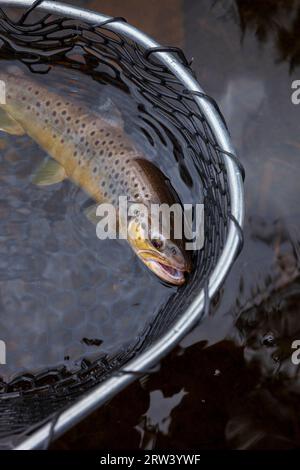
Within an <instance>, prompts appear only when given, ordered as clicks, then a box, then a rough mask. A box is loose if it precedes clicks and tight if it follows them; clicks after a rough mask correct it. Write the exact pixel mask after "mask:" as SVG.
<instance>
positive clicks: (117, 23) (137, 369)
mask: <svg viewBox="0 0 300 470" xmlns="http://www.w3.org/2000/svg"><path fill="white" fill-rule="evenodd" d="M35 3H37V4H38V5H37V9H38V10H41V11H44V12H47V13H51V14H56V15H58V16H59V15H64V16H65V17H70V18H73V19H80V20H82V21H85V22H87V23H91V24H98V23H99V24H101V25H102V26H103V24H104V23H105V24H107V26H108V27H109V29H110V30H112V31H115V32H118V33H120V34H123V35H124V36H126V37H127V38H129V39H131V40H133V41H135V42H136V43H138V44H140V45H142V46H143V47H144V48H145V49H146V50H147V51H148V54H153V55H155V58H156V59H159V60H160V61H161V62H162V63H163V64H164V65H165V66H167V67H168V69H169V70H170V71H171V72H172V73H174V75H175V76H176V77H177V78H178V79H179V80H180V81H181V82H182V83H183V84H184V86H185V89H186V90H187V92H188V93H190V94H191V96H193V98H194V100H195V102H196V103H197V104H198V106H199V107H200V109H201V111H202V112H203V114H204V115H205V117H206V119H207V121H208V122H209V124H210V125H211V128H212V130H213V132H214V135H215V137H216V140H217V142H218V144H219V147H220V152H221V153H222V155H223V159H224V163H225V167H226V170H227V174H228V180H229V191H230V202H231V216H230V219H231V220H230V224H229V231H228V236H227V239H226V243H225V246H224V248H223V252H222V254H221V256H220V258H219V261H218V263H217V265H216V267H215V268H214V270H213V272H212V274H211V276H210V278H209V281H208V282H207V286H206V288H204V289H202V290H201V292H200V293H199V294H198V296H197V297H196V298H195V299H194V300H193V302H192V303H191V305H190V306H189V307H188V308H187V310H186V311H185V313H184V314H183V315H182V316H181V318H180V319H179V320H177V321H176V323H175V325H174V326H173V327H172V328H171V329H170V331H169V332H168V333H166V334H164V335H163V337H162V338H161V339H159V340H158V341H157V342H155V343H154V344H153V345H152V346H150V347H149V348H148V349H147V350H146V351H144V352H143V353H141V354H140V355H139V356H138V357H136V358H133V359H132V360H130V361H129V362H128V363H127V365H126V366H125V367H123V368H122V369H121V370H120V372H119V373H116V374H115V375H114V376H112V377H110V378H108V379H107V380H106V381H105V382H104V383H101V384H100V385H98V386H96V387H95V388H94V389H93V390H92V391H91V392H88V393H87V394H86V395H85V396H84V397H83V398H81V399H79V400H78V401H77V402H76V403H74V404H73V405H72V406H71V407H69V408H68V409H66V410H65V411H63V412H61V413H60V414H59V415H58V416H57V417H55V419H54V420H52V422H50V423H49V422H48V423H47V424H44V425H43V426H42V427H40V428H39V429H38V430H37V431H35V432H33V434H32V435H31V436H30V437H28V438H27V439H25V440H24V441H23V442H21V443H20V444H19V445H18V446H17V447H16V448H19V449H33V448H38V447H40V446H42V445H43V444H45V443H46V442H48V441H49V435H51V437H53V436H55V437H58V436H59V435H61V434H63V433H64V432H65V431H66V430H67V429H69V428H70V427H71V426H73V425H74V424H76V423H77V422H79V421H80V420H81V419H83V418H84V417H85V416H86V415H87V414H89V413H91V412H92V411H93V410H95V409H96V408H98V407H99V406H100V405H102V404H103V403H104V402H105V401H106V400H108V399H110V398H112V396H114V395H115V394H116V393H118V392H119V391H121V390H122V389H123V388H125V387H126V386H127V385H129V384H130V383H131V382H132V381H134V380H135V378H136V377H137V376H138V375H140V374H141V373H143V374H144V373H145V370H150V369H151V367H152V366H153V365H154V364H156V363H157V362H158V361H159V360H160V359H161V358H162V357H163V356H165V355H166V354H167V353H168V352H169V351H170V350H171V349H172V348H173V347H174V346H175V344H177V343H178V341H180V339H181V338H182V337H183V336H184V335H185V334H186V333H187V332H188V331H189V330H190V329H191V328H192V327H193V326H194V325H195V324H196V323H197V322H199V321H200V320H201V319H202V318H203V317H204V316H205V315H206V314H207V312H208V308H207V305H208V303H209V299H210V298H211V297H213V296H214V294H215V293H216V292H217V291H218V289H219V288H220V286H221V284H222V282H223V281H224V279H225V278H226V276H227V274H228V272H229V270H230V268H231V266H232V265H233V263H234V261H235V258H236V256H237V255H238V252H239V250H240V247H241V243H242V229H241V227H242V226H243V219H244V192H243V178H242V170H241V166H240V164H239V163H238V160H237V157H236V155H235V151H234V149H233V146H232V144H231V140H230V136H229V133H228V130H227V128H226V124H225V122H224V120H223V118H222V116H221V114H220V113H219V112H218V109H217V108H216V107H215V105H214V102H213V101H212V100H211V98H210V97H209V96H207V95H206V94H205V93H204V92H203V90H202V89H201V87H200V86H199V84H198V82H197V80H196V79H195V78H194V77H193V76H192V74H191V72H190V70H189V69H188V68H187V67H186V64H184V63H181V61H180V60H178V59H177V57H176V56H175V55H174V54H173V52H176V51H175V48H163V47H161V46H160V45H159V44H158V43H157V42H156V41H154V40H153V39H151V38H150V37H148V36H147V35H146V34H144V33H143V32H141V31H140V30H138V29H136V28H134V27H133V26H131V25H129V24H128V23H126V22H124V21H122V19H120V18H110V17H107V16H104V15H101V14H98V13H95V12H93V11H89V10H84V9H81V8H78V7H72V6H70V5H67V4H63V3H58V2H54V1H39V2H35V1H34V0H0V5H1V6H2V5H3V6H10V7H25V8H30V7H32V6H33V5H34V4H35Z"/></svg>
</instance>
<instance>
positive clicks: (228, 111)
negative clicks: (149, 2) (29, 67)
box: [55, 0, 300, 449]
mask: <svg viewBox="0 0 300 470" xmlns="http://www.w3.org/2000/svg"><path fill="white" fill-rule="evenodd" d="M104 3H105V2H102V1H99V2H97V4H96V2H89V1H87V2H85V5H91V6H93V7H94V8H97V9H98V10H99V11H101V10H102V7H103V5H104ZM166 3H167V2H161V1H160V2H154V7H153V8H154V9H155V11H156V12H157V14H158V12H159V9H160V8H163V7H162V6H160V5H164V8H166ZM81 4H82V2H81ZM138 4H139V2H137V1H135V0H132V1H130V2H129V3H128V5H129V6H128V13H129V15H130V14H131V13H130V12H131V9H134V8H137V5H138ZM110 13H111V14H112V15H116V14H118V15H120V14H121V15H124V16H127V15H126V7H125V6H124V7H123V8H122V6H121V5H120V2H112V4H111V7H110ZM172 15H173V16H172V18H171V20H173V19H174V18H176V20H175V19H174V21H176V24H178V21H179V20H181V22H182V24H183V29H184V31H185V46H184V49H185V52H186V55H187V57H194V68H195V69H196V71H197V75H198V78H199V81H200V83H201V84H202V86H203V87H204V89H205V90H206V91H207V92H208V93H210V94H211V95H213V96H214V97H215V98H216V99H217V101H218V102H219V103H220V105H221V108H222V111H223V112H224V115H225V117H226V119H227V120H228V122H229V126H230V130H231V133H232V136H233V140H234V143H235V145H236V147H237V150H238V153H239V155H240V157H241V160H242V162H243V164H244V166H245V167H246V175H247V178H246V204H247V207H246V214H247V217H246V224H245V247H244V250H243V252H242V255H241V256H240V258H239V260H238V262H237V263H236V265H235V266H234V269H233V270H232V272H231V274H230V276H229V277H228V279H227V280H226V282H225V284H224V286H223V288H222V290H221V293H220V295H219V296H218V298H217V299H216V300H215V302H214V305H213V306H212V312H211V313H212V315H211V317H210V318H208V319H206V321H205V322H203V323H202V324H201V325H199V326H198V327H197V328H195V329H194V331H192V332H191V333H190V334H189V335H188V336H187V337H186V338H185V339H184V340H183V341H182V343H181V347H180V348H178V349H177V350H176V351H174V352H173V353H172V354H171V355H170V356H169V357H168V358H167V359H165V360H164V361H163V362H162V364H161V369H160V371H159V372H158V373H156V374H153V375H152V376H150V377H149V376H148V377H147V378H146V379H145V380H143V381H142V382H141V383H140V384H138V383H136V384H134V385H133V386H131V387H129V388H128V389H127V390H126V391H124V392H123V393H122V394H120V395H119V396H118V397H116V398H115V399H114V400H113V401H112V402H111V403H110V404H109V405H108V406H107V407H105V408H103V409H101V410H99V411H98V412H97V413H95V414H93V415H92V416H91V417H90V418H89V419H87V420H85V421H84V422H83V423H82V424H81V425H79V426H77V428H75V429H74V430H72V431H71V432H69V433H68V434H67V435H66V436H65V437H64V438H62V439H61V440H60V441H58V442H57V444H56V445H55V447H56V448H70V447H72V446H75V445H76V446H77V447H78V446H79V447H80V446H82V447H84V448H105V447H112V446H115V447H117V448H118V447H122V448H129V447H138V446H141V447H147V446H148V447H149V446H151V447H152V448H156V449H160V448H166V449H170V448H173V449H183V448H187V449H199V448H200V449H201V448H241V449H245V448H247V449H249V448H252V449H253V448H256V449H263V448H271V449H274V448H276V449H280V448H282V449H286V448H296V447H298V448H299V443H300V433H299V416H300V409H299V394H300V389H299V386H300V382H299V377H300V376H299V367H297V366H296V365H294V364H292V362H291V353H292V349H291V344H292V341H293V340H294V339H295V338H296V339H300V319H299V306H300V297H299V240H300V225H299V224H300V217H299V215H300V214H299V178H300V165H299V150H300V139H299V129H300V128H299V113H300V108H299V106H298V107H297V106H295V105H293V104H292V103H291V91H292V90H291V83H292V81H293V80H295V79H299V73H300V69H299V67H298V65H299V57H300V56H299V51H300V47H299V44H300V42H299V41H300V37H299V18H300V2H299V1H298V0H257V1H254V0H251V1H243V0H240V1H235V0H228V1H226V0H224V1H223V0H219V1H218V0H217V1H211V2H206V1H204V0H203V1H199V2H195V1H194V0H185V1H182V4H181V8H180V6H179V5H178V10H177V13H175V12H173V13H172ZM158 18H159V14H158ZM136 24H137V23H136ZM158 25H159V26H158ZM137 26H138V24H137ZM148 27H149V29H151V24H149V25H148ZM159 27H160V29H161V30H163V29H164V25H163V24H162V23H161V24H160V23H159V20H158V22H156V23H155V27H154V26H152V32H153V34H155V35H156V37H158V39H160V37H159ZM133 397H134V401H133ZM172 400H174V401H172ZM128 403H130V404H131V405H132V406H130V412H129V411H128ZM107 422H110V423H114V424H113V425H112V426H108V427H106V430H105V433H104V432H103V425H104V423H107ZM116 422H118V427H117V429H116V427H115V423H116ZM93 426H95V428H94V429H95V430H94V432H92V434H91V433H90V434H89V435H88V438H85V437H83V436H85V432H88V429H89V428H92V427H93ZM141 436H142V437H141ZM114 443H115V444H114Z"/></svg>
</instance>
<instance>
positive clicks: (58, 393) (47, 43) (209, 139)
mask: <svg viewBox="0 0 300 470" xmlns="http://www.w3.org/2000/svg"><path fill="white" fill-rule="evenodd" d="M34 13H35V12H34ZM118 20H120V19H118ZM113 21H116V19H112V20H109V21H108V22H106V24H102V25H88V24H85V23H81V22H78V21H75V20H70V19H66V18H57V17H53V16H52V15H49V14H47V15H44V16H42V17H41V14H39V17H37V18H35V17H33V16H32V13H30V14H29V15H26V16H23V17H22V18H21V20H20V21H18V22H15V21H12V20H11V19H10V18H9V17H8V16H7V14H6V13H5V12H4V11H2V10H1V11H0V46H1V48H0V58H1V59H7V58H11V57H12V56H13V57H14V58H15V59H16V60H19V61H21V62H23V63H24V64H26V65H27V66H28V67H29V68H30V69H31V71H32V72H33V73H39V74H41V73H46V72H47V71H48V69H49V67H51V65H52V64H63V65H64V66H65V67H70V68H77V69H78V68H80V69H81V70H82V71H83V72H84V73H89V74H92V75H93V78H94V79H96V80H98V81H99V82H103V81H104V82H105V80H108V79H109V80H110V81H111V80H112V71H113V76H114V80H115V81H116V82H120V77H121V78H122V80H121V82H122V83H123V84H124V83H125V84H126V83H130V85H131V89H132V87H133V88H134V90H135V94H136V96H137V97H139V96H142V97H143V99H144V100H147V101H148V102H149V103H150V104H151V105H152V106H153V114H154V115H155V114H156V115H157V116H164V119H166V120H168V121H169V122H170V124H171V126H173V128H174V129H176V132H177V133H179V134H180V135H181V137H182V141H183V142H184V145H185V147H186V153H187V155H188V157H189V158H190V159H192V161H193V162H194V166H195V168H196V169H197V172H198V175H199V178H200V179H201V182H202V185H203V194H204V204H205V242H204V248H203V249H202V250H201V251H199V252H198V253H197V254H196V255H195V260H194V265H195V270H194V272H193V274H192V275H191V278H190V280H189V282H188V283H187V284H186V286H185V287H183V288H182V289H180V290H179V291H178V293H176V294H175V295H173V296H172V297H171V299H170V300H169V302H168V303H167V305H165V306H164V308H163V309H162V310H161V311H160V312H159V314H158V315H157V316H156V318H155V320H154V321H153V322H152V323H151V324H150V325H148V326H147V328H146V329H145V331H144V334H142V335H141V336H140V340H139V341H138V343H135V344H130V345H128V346H127V347H126V348H123V350H122V351H117V352H116V354H115V355H114V356H113V357H110V358H107V357H105V358H103V357H102V358H101V357H100V358H98V360H97V361H95V362H94V363H89V362H88V361H83V362H82V364H81V369H80V370H79V371H78V372H76V373H70V372H68V371H67V370H66V369H65V368H61V369H55V370H48V371H45V372H43V373H42V374H41V373H40V374H38V375H29V374H26V375H23V376H21V377H18V378H17V379H15V380H14V381H13V382H11V383H4V382H3V383H2V384H1V382H0V438H1V439H2V446H5V445H7V446H8V447H9V446H11V445H12V443H13V436H15V435H16V434H20V433H22V432H27V431H28V429H29V428H30V427H31V426H32V425H36V424H39V423H41V422H42V421H43V420H44V419H45V418H47V417H49V416H50V415H52V414H53V413H55V412H58V411H59V410H61V409H62V408H63V407H65V406H67V405H68V404H70V403H73V402H74V400H76V399H77V398H78V397H79V396H82V394H83V393H84V392H86V391H87V390H90V389H91V387H94V386H95V385H96V384H98V383H99V382H101V381H103V380H105V379H106V378H107V377H108V376H111V374H113V373H115V372H116V371H118V370H119V369H120V367H121V366H122V365H124V364H125V363H126V362H128V360H129V359H130V358H132V357H133V356H134V355H136V354H138V353H140V352H141V351H143V350H144V349H145V348H147V347H149V345H151V344H152V343H153V342H154V341H155V340H156V339H157V338H159V337H160V336H161V335H162V334H163V333H164V332H166V331H167V330H168V329H169V327H170V325H172V324H173V323H174V321H175V320H176V319H177V318H178V317H179V315H180V314H181V313H182V312H183V311H184V310H185V309H186V308H187V307H188V305H189V304H190V303H191V302H192V300H193V299H194V298H195V296H196V295H198V294H199V291H200V289H202V288H203V287H205V286H206V287H207V280H208V278H209V276H210V274H211V272H212V270H213V268H214V267H215V265H216V262H217V261H218V259H219V256H220V253H221V251H222V249H223V246H224V243H225V240H226V234H227V229H228V223H229V220H230V217H231V214H230V197H229V189H228V181H227V174H226V169H225V166H224V152H222V149H220V148H219V147H218V144H217V142H216V140H215V137H214V135H213V133H212V131H211V129H210V125H209V123H208V122H207V120H206V119H205V117H204V115H203V114H202V112H201V110H200V109H199V106H198V105H197V103H196V101H195V99H194V96H193V94H191V93H189V92H188V91H187V90H185V88H184V86H183V85H182V84H181V83H180V82H179V80H178V79H177V78H176V77H175V76H174V75H173V74H172V73H171V72H170V71H169V70H168V69H167V68H166V67H165V66H164V65H162V64H161V63H160V62H159V61H158V60H157V58H156V55H155V53H156V52H157V50H156V49H154V50H146V51H145V50H143V49H142V48H141V47H140V46H139V45H138V44H136V43H135V42H132V41H130V40H128V39H126V38H125V37H122V36H121V35H119V34H116V33H114V32H112V31H111V30H110V23H112V22H113ZM104 26H105V27H104ZM74 48H76V50H77V48H80V50H81V53H82V54H83V55H84V57H85V64H81V65H79V64H78V62H74V61H73V60H72V58H70V54H69V53H70V51H72V50H74ZM163 50H165V49H163ZM171 52H173V53H174V54H176V55H177V56H178V58H179V60H180V61H181V62H182V63H183V65H184V66H185V67H187V68H189V64H188V63H187V61H186V59H185V57H184V56H183V54H182V53H181V51H179V50H177V49H174V48H171ZM99 63H101V64H102V72H101V74H100V73H99V72H97V66H98V64H99ZM104 66H105V67H107V69H108V70H109V74H107V76H106V73H105V67H104ZM191 73H193V72H191ZM204 96H205V95H204ZM205 98H206V99H208V100H211V99H210V98H209V97H207V96H205ZM177 158H178V163H179V166H180V164H181V162H180V159H181V158H182V157H181V155H180V152H178V155H177ZM232 158H234V157H233V156H232ZM182 177H183V178H184V177H185V174H184V165H182Z"/></svg>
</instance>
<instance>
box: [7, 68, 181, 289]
mask: <svg viewBox="0 0 300 470" xmlns="http://www.w3.org/2000/svg"><path fill="white" fill-rule="evenodd" d="M0 80H1V81H2V82H4V83H5V86H6V103H5V104H0V130H3V131H6V132H8V133H11V134H14V135H23V134H27V135H28V136H30V137H31V138H32V139H33V140H34V141H35V142H36V143H37V144H39V146H40V147H41V148H42V149H43V150H45V151H46V152H47V153H48V154H49V155H50V156H51V157H52V159H50V160H49V161H47V162H46V163H45V164H42V165H41V168H40V169H39V171H38V173H37V175H36V177H35V182H36V184H39V185H48V184H54V183H58V182H61V181H63V180H64V179H65V178H70V179H71V180H72V181H73V182H74V183H76V184H77V185H79V186H80V187H81V188H83V189H84V190H85V192H86V193H88V194H89V195H90V196H91V197H92V198H93V199H94V200H95V202H96V203H97V204H99V203H102V202H108V203H112V204H113V205H117V203H118V198H119V196H127V198H128V200H129V201H133V202H136V203H142V204H144V205H145V206H146V207H150V204H163V203H164V204H168V205H169V206H170V205H172V204H173V203H175V202H178V200H177V199H176V195H175V194H174V191H173V190H172V188H171V187H170V184H169V183H168V182H167V180H166V178H165V176H164V175H163V174H162V172H161V171H160V170H159V169H158V168H157V167H156V166H155V165H154V164H153V163H152V162H150V161H149V160H147V159H146V157H145V156H144V155H143V154H142V153H141V152H140V151H138V150H137V149H136V148H135V146H134V144H133V142H132V141H131V139H130V138H129V136H128V135H126V133H125V131H124V130H123V128H122V126H121V125H120V124H119V123H116V122H112V121H111V120H110V119H107V118H104V117H103V116H101V113H97V112H95V111H91V110H90V109H89V107H88V106H87V105H86V104H84V103H83V102H81V101H80V100H79V99H78V98H71V97H66V96H65V95H63V94H62V93H59V92H55V91H50V90H49V89H47V86H45V85H43V83H42V82H40V81H38V80H36V79H34V78H33V77H32V76H30V75H28V74H25V73H24V72H23V71H22V70H21V69H19V68H16V67H10V68H3V67H2V70H1V71H0ZM139 217H140V215H139V214H138V215H137V216H135V217H131V218H129V219H128V221H127V233H128V236H127V240H128V242H129V244H130V245H131V247H132V249H133V250H134V252H135V253H136V254H137V256H138V257H139V258H140V259H141V260H142V261H143V263H144V264H145V265H146V266H147V267H148V268H150V269H151V271H152V272H154V273H155V274H156V275H157V276H158V277H159V278H161V279H162V280H164V281H166V282H167V283H170V284H174V285H180V284H183V283H184V282H185V272H188V271H190V257H189V253H188V252H186V250H185V249H184V243H183V240H178V239H174V238H173V237H172V236H170V238H166V237H165V236H164V234H163V230H162V231H161V233H157V232H156V233H155V234H153V233H151V221H150V223H149V225H148V227H147V228H146V229H145V224H143V223H142V221H141V220H140V219H139Z"/></svg>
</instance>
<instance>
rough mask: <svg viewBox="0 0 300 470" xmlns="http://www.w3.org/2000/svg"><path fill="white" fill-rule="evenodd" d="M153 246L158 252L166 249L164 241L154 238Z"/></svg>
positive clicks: (152, 240)
mask: <svg viewBox="0 0 300 470" xmlns="http://www.w3.org/2000/svg"><path fill="white" fill-rule="evenodd" d="M151 244H152V246H153V247H154V248H155V249H156V250H161V249H162V248H163V247H164V241H163V240H162V239H161V238H152V239H151Z"/></svg>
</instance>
